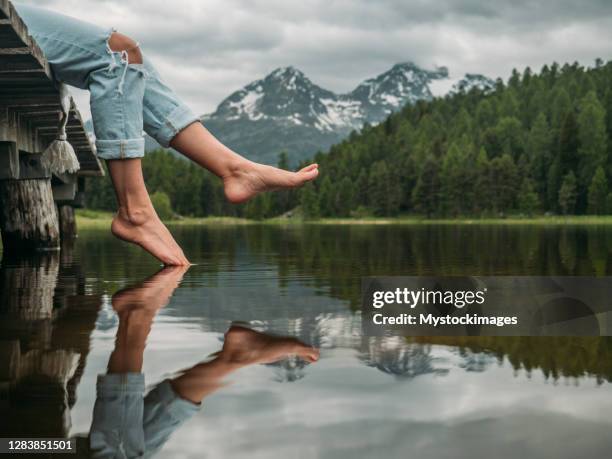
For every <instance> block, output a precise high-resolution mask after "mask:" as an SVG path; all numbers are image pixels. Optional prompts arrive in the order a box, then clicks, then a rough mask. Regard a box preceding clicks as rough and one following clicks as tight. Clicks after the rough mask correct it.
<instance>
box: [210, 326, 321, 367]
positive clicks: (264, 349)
mask: <svg viewBox="0 0 612 459" xmlns="http://www.w3.org/2000/svg"><path fill="white" fill-rule="evenodd" d="M290 355H297V356H298V357H300V358H301V359H304V360H306V361H307V362H316V361H317V360H319V350H318V349H315V348H314V347H311V346H307V345H306V344H304V343H302V342H301V341H299V340H297V339H295V338H286V337H282V336H273V335H267V334H265V333H260V332H257V331H255V330H251V329H249V328H245V327H241V326H237V325H233V326H232V327H231V328H230V329H229V330H228V331H227V333H226V334H225V342H224V344H223V349H222V350H221V353H220V357H221V358H224V359H227V360H228V361H229V362H231V363H235V364H240V365H252V364H255V363H274V362H278V361H279V360H283V359H285V358H287V357H289V356H290Z"/></svg>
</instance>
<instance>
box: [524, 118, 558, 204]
mask: <svg viewBox="0 0 612 459" xmlns="http://www.w3.org/2000/svg"><path fill="white" fill-rule="evenodd" d="M550 147H551V144H550V129H549V128H548V122H547V121H546V116H545V115H544V113H540V114H539V115H538V116H537V118H536V120H535V122H534V124H533V126H532V128H531V131H530V132H529V139H528V147H527V150H528V154H529V163H530V169H531V174H532V176H533V177H534V180H535V185H534V186H535V187H536V192H537V193H538V195H539V196H541V197H542V198H544V197H545V196H546V175H547V172H548V170H549V168H550V162H551V151H550ZM557 189H558V186H557V187H555V190H557Z"/></svg>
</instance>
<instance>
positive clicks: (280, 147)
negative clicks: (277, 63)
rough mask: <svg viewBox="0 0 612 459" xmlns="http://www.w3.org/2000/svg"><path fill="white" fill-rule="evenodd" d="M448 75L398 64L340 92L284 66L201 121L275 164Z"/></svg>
mask: <svg viewBox="0 0 612 459" xmlns="http://www.w3.org/2000/svg"><path fill="white" fill-rule="evenodd" d="M444 78H448V70H447V69H446V68H445V67H440V68H437V69H435V70H433V71H430V70H424V69H421V68H420V67H418V66H417V65H415V64H413V63H410V62H408V63H403V64H396V65H394V66H393V67H392V68H391V69H389V70H388V71H386V72H384V73H382V74H380V75H378V76H377V77H375V78H370V79H368V80H366V81H364V82H363V83H361V84H359V85H358V86H357V87H356V88H355V89H354V90H353V91H351V92H349V93H346V94H336V93H334V92H332V91H330V90H327V89H324V88H322V87H320V86H318V85H316V84H314V83H313V82H312V81H311V80H310V79H309V78H308V77H307V76H306V75H304V73H302V72H301V71H300V70H298V69H296V68H295V67H292V66H289V67H281V68H278V69H276V70H274V71H273V72H272V73H270V74H269V75H267V76H266V77H265V78H263V79H261V80H256V81H254V82H252V83H250V84H248V85H247V86H245V87H244V88H242V89H240V90H238V91H236V92H234V93H232V94H231V95H230V96H229V97H227V98H226V99H225V100H223V101H222V102H221V103H220V104H219V106H218V107H217V110H216V111H215V112H214V113H211V114H208V115H204V116H203V117H202V122H203V123H204V125H205V126H206V127H207V128H208V129H210V131H211V132H212V133H213V134H215V135H216V136H217V137H218V138H219V139H220V140H221V141H222V142H223V143H225V144H227V145H228V146H229V147H230V148H232V149H234V150H236V151H238V152H241V153H242V154H244V155H245V156H247V157H249V158H251V159H253V160H256V161H258V162H263V163H268V164H275V163H276V162H277V160H278V155H279V153H280V152H281V151H287V152H288V153H289V157H290V160H291V162H292V163H294V164H295V163H297V162H299V161H301V160H303V159H306V158H308V157H310V156H312V155H313V154H314V153H316V152H317V151H320V150H321V151H323V150H326V149H328V148H329V147H330V146H331V145H333V144H334V143H337V142H339V141H341V140H342V139H344V138H345V137H346V136H348V134H349V133H350V132H351V131H353V130H358V129H360V128H361V127H362V126H363V124H364V123H366V122H367V123H370V124H377V123H379V122H381V121H382V120H384V119H385V118H386V117H387V116H388V115H389V114H390V113H392V112H394V111H397V110H398V109H400V108H401V107H402V106H404V105H405V104H407V103H412V102H415V101H417V100H429V99H431V98H432V97H433V95H432V93H431V91H430V90H429V83H430V82H431V81H433V80H436V79H444Z"/></svg>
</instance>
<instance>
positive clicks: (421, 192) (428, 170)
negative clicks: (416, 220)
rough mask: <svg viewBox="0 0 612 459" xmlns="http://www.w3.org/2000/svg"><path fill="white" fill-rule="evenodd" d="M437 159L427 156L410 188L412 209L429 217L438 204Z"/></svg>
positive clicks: (438, 180)
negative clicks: (412, 186)
mask: <svg viewBox="0 0 612 459" xmlns="http://www.w3.org/2000/svg"><path fill="white" fill-rule="evenodd" d="M439 174H440V172H439V168H438V163H437V161H436V160H435V159H434V158H433V156H428V157H427V159H426V160H425V162H424V163H423V166H422V168H421V172H420V174H419V177H418V179H417V182H416V185H415V187H414V189H413V190H412V202H413V208H414V211H415V212H417V213H418V214H421V215H426V216H428V217H431V216H432V215H434V214H435V213H436V212H437V210H438V206H439V195H440V176H439Z"/></svg>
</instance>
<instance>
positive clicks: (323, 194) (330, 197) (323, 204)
mask: <svg viewBox="0 0 612 459" xmlns="http://www.w3.org/2000/svg"><path fill="white" fill-rule="evenodd" d="M318 194H319V212H320V214H321V217H333V216H334V189H333V186H332V183H331V179H330V178H329V175H326V176H325V178H324V179H323V181H322V182H321V187H320V188H319V193H318Z"/></svg>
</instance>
